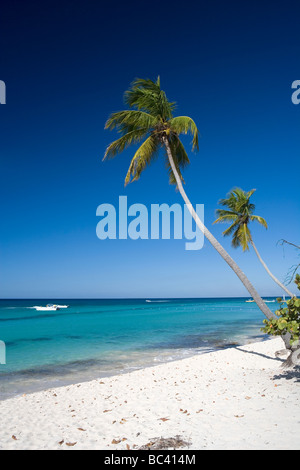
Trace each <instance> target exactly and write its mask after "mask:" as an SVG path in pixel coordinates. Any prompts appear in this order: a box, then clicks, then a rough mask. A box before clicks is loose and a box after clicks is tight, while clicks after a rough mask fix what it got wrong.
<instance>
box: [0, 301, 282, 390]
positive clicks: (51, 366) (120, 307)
mask: <svg viewBox="0 0 300 470" xmlns="http://www.w3.org/2000/svg"><path fill="white" fill-rule="evenodd" d="M245 300H246V299H237V298H235V299H174V300H156V301H154V300H152V301H151V302H150V301H148V302H147V301H146V300H61V299H60V300H59V301H58V300H56V299H52V300H10V301H8V300H1V301H0V340H2V341H4V342H5V345H6V364H5V365H1V364H0V399H1V398H2V399H3V398H7V397H9V396H11V395H14V394H21V393H28V392H32V391H35V390H41V389H45V388H48V387H52V386H59V385H65V384H70V383H76V382H80V381H84V380H90V379H93V378H97V377H104V376H108V375H115V374H119V373H123V372H127V371H130V370H134V369H138V368H141V367H146V366H150V365H153V364H158V363H161V362H167V361H172V360H175V359H180V358H184V357H188V356H191V355H194V354H201V353H205V352H207V351H211V350H215V349H219V348H223V347H229V346H232V345H236V344H245V343H247V342H250V341H258V340H261V339H264V338H265V336H264V335H263V334H262V333H261V331H260V328H261V326H262V321H263V319H264V316H263V314H262V313H261V312H260V310H259V309H258V308H257V306H256V304H255V303H246V302H245ZM269 300H271V299H269ZM47 303H58V304H67V305H69V308H68V309H61V310H58V311H51V312H47V311H36V310H35V309H33V308H32V307H33V306H34V305H46V304H47ZM268 305H269V307H270V308H271V310H273V311H275V309H276V308H277V307H278V304H277V303H276V302H274V303H269V304H268Z"/></svg>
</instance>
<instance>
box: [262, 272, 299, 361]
mask: <svg viewBox="0 0 300 470" xmlns="http://www.w3.org/2000/svg"><path fill="white" fill-rule="evenodd" d="M294 282H295V284H296V285H297V287H298V289H299V290H300V275H299V274H296V276H295V281H294ZM277 301H278V302H279V303H280V308H279V310H277V311H276V312H275V313H276V316H277V318H275V319H271V320H264V324H265V326H264V327H263V328H262V331H263V332H265V333H268V334H269V335H273V336H286V337H287V336H288V337H289V341H290V349H291V353H290V356H289V357H288V359H287V361H286V362H285V364H284V365H285V366H293V365H297V364H300V357H299V356H300V348H299V339H300V299H299V298H297V297H292V298H291V299H289V300H287V301H286V306H285V303H284V301H283V300H282V298H278V299H277Z"/></svg>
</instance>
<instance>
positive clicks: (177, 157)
mask: <svg viewBox="0 0 300 470" xmlns="http://www.w3.org/2000/svg"><path fill="white" fill-rule="evenodd" d="M169 145H170V148H171V152H172V157H173V161H174V164H175V166H176V169H177V172H178V174H179V176H180V179H181V180H182V182H184V179H183V176H182V173H181V171H182V170H183V169H184V168H185V167H186V166H187V165H189V163H190V160H189V157H188V156H187V153H186V151H185V148H184V146H183V144H182V142H181V140H180V139H179V137H178V136H177V135H173V136H171V137H170V138H169ZM166 166H167V168H168V171H169V183H170V184H177V183H176V179H175V176H174V174H173V171H172V168H171V165H170V162H169V159H168V155H166Z"/></svg>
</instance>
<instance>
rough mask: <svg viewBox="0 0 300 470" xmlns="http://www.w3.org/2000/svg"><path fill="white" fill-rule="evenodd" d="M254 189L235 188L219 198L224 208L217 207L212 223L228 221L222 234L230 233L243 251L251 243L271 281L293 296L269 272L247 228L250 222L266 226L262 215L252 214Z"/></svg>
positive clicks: (235, 243) (234, 245)
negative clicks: (222, 197)
mask: <svg viewBox="0 0 300 470" xmlns="http://www.w3.org/2000/svg"><path fill="white" fill-rule="evenodd" d="M255 191H256V190H255V189H251V191H248V192H246V191H243V190H242V189H240V188H235V189H233V190H232V191H231V192H230V193H229V194H228V195H227V198H226V199H220V201H219V204H220V205H221V206H223V207H226V209H217V211H216V213H217V215H218V218H217V219H216V220H215V221H214V224H216V223H222V222H229V223H230V224H231V225H230V227H228V228H227V229H226V230H225V231H224V232H223V235H224V236H228V235H232V246H233V247H234V248H238V247H239V246H241V247H242V249H243V251H247V250H249V245H251V246H252V247H253V249H254V251H255V253H256V255H257V257H258V259H259V261H260V262H261V264H262V265H263V267H264V268H265V270H266V271H267V273H268V274H269V275H270V276H271V278H272V279H273V281H275V282H276V284H278V286H279V287H281V288H282V289H283V290H284V291H285V292H286V293H287V294H288V295H290V296H291V297H294V295H293V294H292V293H291V292H290V291H289V290H288V289H287V288H286V287H285V285H283V284H282V283H281V282H280V281H279V280H278V279H277V278H276V277H275V276H274V274H272V273H271V271H270V270H269V268H268V266H267V265H266V263H265V262H264V261H263V259H262V258H261V256H260V254H259V252H258V250H257V248H256V246H255V244H254V241H253V238H252V235H251V232H250V229H249V224H250V222H258V223H259V224H260V225H262V226H263V227H265V228H268V225H267V222H266V221H265V219H264V218H263V217H260V216H259V215H254V214H253V212H254V210H255V205H254V204H252V203H251V202H250V198H251V196H252V194H253V193H254V192H255Z"/></svg>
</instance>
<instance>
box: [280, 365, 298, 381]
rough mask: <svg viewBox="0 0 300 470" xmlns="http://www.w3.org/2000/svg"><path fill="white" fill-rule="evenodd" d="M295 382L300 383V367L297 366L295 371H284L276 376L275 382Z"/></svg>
mask: <svg viewBox="0 0 300 470" xmlns="http://www.w3.org/2000/svg"><path fill="white" fill-rule="evenodd" d="M280 379H285V380H295V382H297V383H300V367H299V366H295V367H294V368H293V369H282V372H281V373H280V374H277V375H274V376H273V380H280Z"/></svg>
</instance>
